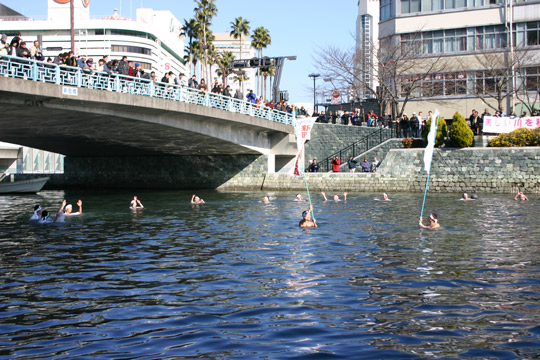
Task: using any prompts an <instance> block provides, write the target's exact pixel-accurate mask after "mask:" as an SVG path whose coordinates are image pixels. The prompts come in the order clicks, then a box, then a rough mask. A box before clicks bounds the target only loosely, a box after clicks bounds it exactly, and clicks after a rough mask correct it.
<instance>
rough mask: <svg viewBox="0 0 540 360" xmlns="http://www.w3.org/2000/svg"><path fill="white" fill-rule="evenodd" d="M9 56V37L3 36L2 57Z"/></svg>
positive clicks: (0, 43)
mask: <svg viewBox="0 0 540 360" xmlns="http://www.w3.org/2000/svg"><path fill="white" fill-rule="evenodd" d="M8 54H9V43H8V41H7V35H6V34H2V40H0V55H8Z"/></svg>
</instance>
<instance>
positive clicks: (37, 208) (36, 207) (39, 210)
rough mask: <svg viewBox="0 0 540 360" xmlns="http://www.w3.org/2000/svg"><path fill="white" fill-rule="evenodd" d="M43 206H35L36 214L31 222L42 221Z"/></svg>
mask: <svg viewBox="0 0 540 360" xmlns="http://www.w3.org/2000/svg"><path fill="white" fill-rule="evenodd" d="M41 210H42V209H41V206H39V204H37V205H36V206H34V214H33V215H32V216H30V220H39V219H41Z"/></svg>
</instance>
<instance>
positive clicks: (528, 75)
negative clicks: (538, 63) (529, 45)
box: [525, 67, 540, 92]
mask: <svg viewBox="0 0 540 360" xmlns="http://www.w3.org/2000/svg"><path fill="white" fill-rule="evenodd" d="M525 89H527V91H533V92H537V91H538V90H540V67H529V68H525Z"/></svg>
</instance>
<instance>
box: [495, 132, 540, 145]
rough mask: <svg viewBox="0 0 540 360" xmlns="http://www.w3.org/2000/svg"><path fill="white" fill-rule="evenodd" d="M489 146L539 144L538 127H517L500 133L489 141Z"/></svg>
mask: <svg viewBox="0 0 540 360" xmlns="http://www.w3.org/2000/svg"><path fill="white" fill-rule="evenodd" d="M488 146H491V147H509V146H540V128H536V129H534V130H531V129H517V130H514V131H512V132H509V133H505V134H500V135H499V136H497V137H496V138H493V139H491V140H490V141H489V144H488Z"/></svg>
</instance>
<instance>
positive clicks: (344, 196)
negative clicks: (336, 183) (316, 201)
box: [321, 191, 347, 201]
mask: <svg viewBox="0 0 540 360" xmlns="http://www.w3.org/2000/svg"><path fill="white" fill-rule="evenodd" d="M321 194H322V196H323V197H324V201H328V198H327V197H326V194H325V193H324V191H321ZM343 200H344V201H347V193H346V192H345V193H343ZM334 201H341V200H340V199H339V194H336V195H334Z"/></svg>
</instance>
